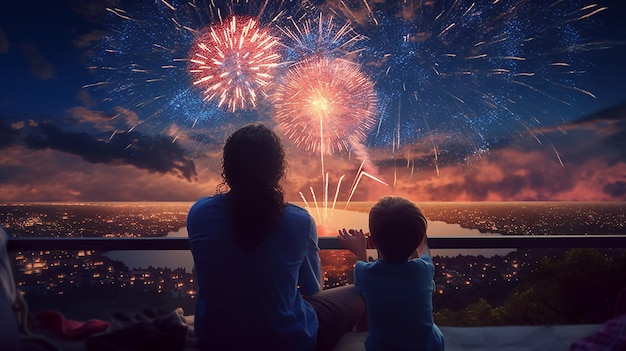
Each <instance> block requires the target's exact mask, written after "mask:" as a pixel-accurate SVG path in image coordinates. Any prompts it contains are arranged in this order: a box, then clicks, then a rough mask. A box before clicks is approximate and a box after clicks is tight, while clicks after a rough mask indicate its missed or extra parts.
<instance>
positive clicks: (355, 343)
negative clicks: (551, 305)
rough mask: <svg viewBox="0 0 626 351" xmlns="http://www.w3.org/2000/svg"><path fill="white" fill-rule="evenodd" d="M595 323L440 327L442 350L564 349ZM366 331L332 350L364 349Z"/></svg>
mask: <svg viewBox="0 0 626 351" xmlns="http://www.w3.org/2000/svg"><path fill="white" fill-rule="evenodd" d="M598 328H600V325H599V324H581V325H559V326H501V327H471V328H465V327H463V328H459V327H440V329H441V332H442V333H443V335H444V339H445V349H446V351H460V350H464V351H467V350H471V351H492V350H493V351H496V350H498V351H522V350H524V351H528V350H533V351H543V350H550V351H560V350H563V351H566V350H569V348H570V346H571V344H572V342H573V341H575V340H578V339H580V338H583V337H585V336H587V335H590V334H592V333H593V332H595V331H596V330H597V329H598ZM366 336H367V332H355V333H348V334H346V335H344V336H343V338H342V339H341V340H340V341H339V344H338V345H337V346H336V347H335V351H365V346H364V341H365V337H366Z"/></svg>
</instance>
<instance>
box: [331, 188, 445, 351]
mask: <svg viewBox="0 0 626 351" xmlns="http://www.w3.org/2000/svg"><path fill="white" fill-rule="evenodd" d="M426 227H427V221H426V217H424V214H423V213H422V211H421V210H420V209H419V208H417V207H416V206H415V205H414V204H413V203H412V202H410V201H408V200H406V199H404V198H401V197H384V198H382V199H381V200H380V201H378V203H377V204H376V205H375V206H374V207H373V208H372V209H371V211H370V214H369V228H370V233H371V235H372V240H373V241H374V244H375V245H376V248H377V250H378V253H379V255H380V257H379V259H378V260H376V261H374V262H367V255H366V248H367V243H366V238H365V235H364V234H363V230H349V231H346V230H345V229H343V230H340V231H339V241H340V242H341V243H342V244H343V245H344V247H346V248H347V249H348V250H350V251H352V252H353V253H354V254H355V255H356V256H357V259H358V261H357V263H356V265H355V266H354V285H355V287H356V290H357V292H359V293H360V294H361V296H362V297H363V300H364V301H365V306H366V309H367V315H368V320H369V335H368V336H367V339H366V340H365V348H366V349H367V351H374V350H428V351H435V350H437V351H439V350H443V348H444V340H443V335H442V334H441V331H440V330H439V328H438V327H437V326H436V325H435V323H434V322H433V306H432V294H433V291H434V288H435V283H434V281H433V278H434V273H435V267H434V265H433V262H432V259H431V258H430V252H429V250H428V245H427V244H426ZM416 254H417V255H416Z"/></svg>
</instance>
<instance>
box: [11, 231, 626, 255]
mask: <svg viewBox="0 0 626 351" xmlns="http://www.w3.org/2000/svg"><path fill="white" fill-rule="evenodd" d="M319 246H320V248H321V249H322V250H333V249H338V250H341V249H343V247H342V246H341V244H340V243H339V240H337V238H333V237H321V238H320V239H319ZM428 246H430V248H431V249H500V248H502V249H504V248H511V249H513V248H519V249H540V248H626V235H501V236H500V235H498V236H495V235H494V236H431V237H429V238H428ZM7 249H8V250H9V251H12V252H15V251H42V250H104V251H107V250H189V241H188V239H187V238H184V237H177V238H171V237H159V238H88V237H87V238H85V237H81V238H76V237H72V238H48V237H46V238H42V237H29V238H10V239H9V241H8V243H7Z"/></svg>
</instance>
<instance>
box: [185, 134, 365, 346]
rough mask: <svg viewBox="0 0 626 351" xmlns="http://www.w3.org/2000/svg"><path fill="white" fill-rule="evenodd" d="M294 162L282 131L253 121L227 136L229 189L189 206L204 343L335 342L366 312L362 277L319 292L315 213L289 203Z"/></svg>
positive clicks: (225, 154) (225, 182)
mask: <svg viewBox="0 0 626 351" xmlns="http://www.w3.org/2000/svg"><path fill="white" fill-rule="evenodd" d="M285 167H286V161H285V152H284V150H283V147H282V144H281V142H280V139H279V138H278V136H276V134H275V133H274V132H273V131H272V130H270V129H268V128H267V127H265V126H263V125H261V124H256V125H248V126H245V127H243V128H241V129H239V130H237V131H236V132H235V133H233V134H232V135H231V136H230V137H228V139H227V140H226V144H225V145H224V149H223V155H222V180H223V183H222V184H220V186H218V191H219V192H220V193H219V194H217V195H215V196H212V197H205V198H202V199H200V200H199V201H198V202H197V203H196V204H194V206H193V207H192V208H191V210H190V211H189V216H188V218H187V230H188V232H189V244H190V247H191V252H192V254H193V258H194V265H195V274H196V282H197V288H198V294H197V302H196V311H195V333H196V337H197V340H198V345H199V347H200V349H201V350H209V349H211V350H249V349H259V348H262V349H268V350H314V349H316V350H330V349H332V347H333V346H334V344H335V343H336V342H337V341H338V340H339V338H340V337H341V334H343V333H344V332H345V331H347V330H350V329H351V328H352V326H353V325H354V324H355V322H356V321H357V320H358V319H359V318H360V316H361V315H362V314H363V309H364V307H363V302H362V300H361V299H360V297H359V295H358V294H357V293H356V292H355V291H354V287H353V286H347V287H342V288H335V289H331V290H326V291H323V292H320V288H321V282H322V281H323V279H322V278H321V274H320V259H319V256H318V250H319V248H318V246H317V230H316V227H315V222H314V220H313V218H312V217H311V216H310V215H309V213H308V212H306V211H305V210H304V209H302V208H300V207H297V206H295V205H292V204H287V203H286V202H285V200H284V194H283V190H282V188H281V186H280V184H279V183H280V181H281V179H282V178H283V176H284V175H285ZM224 185H227V186H228V188H229V191H228V192H223V191H220V190H222V189H223V188H224Z"/></svg>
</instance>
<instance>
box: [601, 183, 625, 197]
mask: <svg viewBox="0 0 626 351" xmlns="http://www.w3.org/2000/svg"><path fill="white" fill-rule="evenodd" d="M602 190H603V191H604V192H605V193H606V194H608V195H610V196H611V197H613V198H624V197H626V181H623V182H615V183H611V184H607V185H605V186H604V188H603V189H602Z"/></svg>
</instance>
